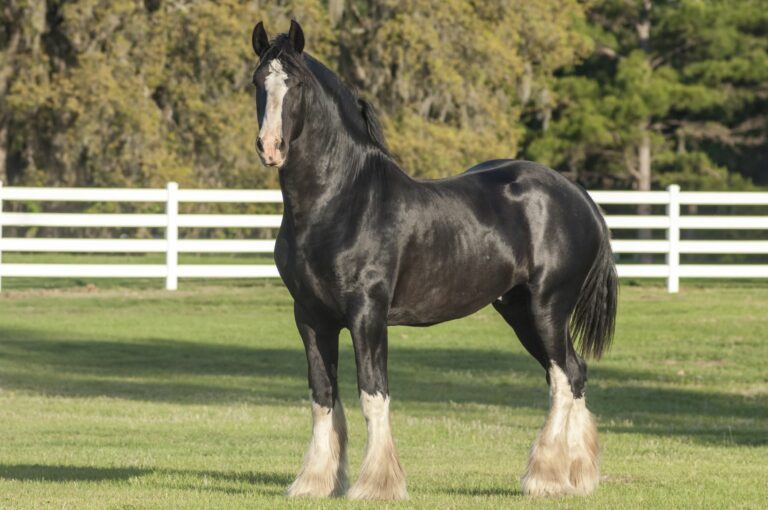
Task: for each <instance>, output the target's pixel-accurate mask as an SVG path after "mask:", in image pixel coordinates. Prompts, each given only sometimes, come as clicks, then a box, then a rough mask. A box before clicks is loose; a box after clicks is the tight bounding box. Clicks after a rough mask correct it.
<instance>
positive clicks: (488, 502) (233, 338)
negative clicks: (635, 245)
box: [0, 282, 768, 508]
mask: <svg viewBox="0 0 768 510" xmlns="http://www.w3.org/2000/svg"><path fill="white" fill-rule="evenodd" d="M767 306H768V292H766V289H765V288H764V287H760V286H754V285H751V286H749V287H740V286H736V285H719V286H714V287H699V286H690V287H688V288H686V287H684V288H683V292H682V293H681V294H680V295H677V296H675V295H669V294H666V293H665V292H664V290H663V288H661V287H658V286H653V285H650V286H649V285H641V286H627V285H625V286H623V287H622V289H621V309H620V316H619V322H618V329H617V335H616V342H615V345H614V347H613V349H612V351H610V352H609V353H608V354H607V356H606V357H605V359H604V360H603V361H601V362H599V363H592V364H591V365H590V381H589V390H588V394H589V403H590V407H591V408H592V409H593V411H594V412H595V414H596V415H597V416H598V419H599V424H600V430H601V439H602V442H603V483H602V485H601V487H600V489H599V490H598V491H597V493H596V494H595V495H593V496H592V497H590V498H587V499H577V498H561V499H551V500H532V499H529V498H526V497H524V496H521V495H520V492H519V491H520V484H519V476H520V474H521V473H522V470H523V468H524V464H525V459H526V455H527V449H528V447H529V445H530V443H531V441H532V440H533V438H534V436H535V434H536V432H537V430H538V427H539V426H540V425H541V423H542V422H543V420H544V416H545V412H546V408H547V389H546V383H545V380H544V372H543V370H541V368H539V367H538V365H537V364H536V363H535V362H534V360H533V359H532V358H531V357H530V356H528V354H527V353H525V352H524V350H523V349H522V347H521V346H520V345H519V343H518V342H517V340H516V339H515V337H514V334H513V333H512V331H511V330H510V329H509V328H508V327H507V326H506V325H505V324H504V322H503V321H502V320H500V319H498V318H497V317H496V316H495V314H494V312H493V311H492V310H490V309H486V310H483V311H481V312H480V313H479V314H477V315H475V316H472V317H470V318H467V319H464V320H461V321H454V322H451V323H447V324H442V325H438V326H435V327H432V328H425V329H412V328H402V327H397V328H392V330H391V334H390V345H391V361H390V378H391V389H392V395H393V420H394V425H393V426H394V430H395V436H396V440H397V442H398V446H399V449H400V452H401V456H402V460H403V463H404V465H405V468H406V471H407V474H408V482H409V492H410V495H411V499H410V500H409V501H407V502H404V503H397V504H391V505H388V506H389V507H392V508H413V507H421V508H499V507H515V508H518V507H520V508H529V507H536V508H540V507H543V508H546V507H568V508H581V507H598V508H636V507H647V508H693V507H700V508H713V507H739V508H761V507H764V506H765V501H766V500H767V499H766V498H768V490H767V489H766V484H765V475H766V471H765V470H766V468H765V459H766V458H768V411H767V409H768V378H767V376H766V371H765V369H764V363H765V360H766V359H768V343H766V339H768V321H766V320H765V310H766V307H767ZM291 309H292V306H291V302H290V297H289V296H288V294H287V293H286V292H285V290H284V289H283V288H282V286H280V285H279V284H277V283H275V282H264V283H258V284H253V283H250V284H246V283H243V284H241V285H240V286H229V285H212V284H210V282H209V283H205V284H200V283H194V282H190V283H189V284H188V285H186V286H183V287H182V290H181V291H179V292H177V293H167V292H164V291H162V290H152V289H141V288H125V287H121V286H119V285H113V286H107V287H106V288H97V289H91V291H86V290H85V289H81V290H77V289H59V290H40V289H34V290H16V291H13V290H12V291H10V292H3V294H0V409H2V411H0V412H1V413H2V414H0V416H2V427H0V506H1V507H10V508H62V507H66V508H108V507H120V508H134V507H140V508H148V507H151V508H169V507H173V508H180V507H185V508H338V507H345V508H346V507H358V506H360V507H367V506H370V505H365V504H360V503H354V502H350V501H346V500H334V501H307V500H298V501H297V500H288V499H287V498H285V497H283V496H282V493H283V491H284V489H285V487H286V486H287V485H288V484H289V483H290V481H291V479H292V476H293V475H294V474H295V471H296V470H297V469H298V467H299V464H300V461H301V457H302V455H303V450H304V448H305V445H306V441H307V440H308V438H309V423H310V417H309V410H308V405H307V402H306V394H307V390H306V382H305V380H304V378H305V374H306V367H305V358H304V354H303V351H302V347H301V342H300V340H299V338H298V335H297V333H296V331H295V327H294V325H293V320H292V312H291ZM340 372H341V374H340V375H341V383H340V387H341V393H342V397H343V399H344V401H345V403H346V406H347V416H348V419H349V422H350V423H349V428H350V463H351V466H350V471H351V475H352V477H354V474H355V473H356V472H357V470H358V468H359V463H360V460H361V457H362V450H363V446H364V443H365V431H364V423H363V421H362V418H361V416H360V413H359V412H358V408H357V403H356V398H355V395H356V386H355V374H354V358H353V353H352V349H351V343H350V340H349V335H348V334H344V335H343V336H342V349H341V369H340Z"/></svg>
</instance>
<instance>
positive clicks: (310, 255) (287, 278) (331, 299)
mask: <svg viewBox="0 0 768 510" xmlns="http://www.w3.org/2000/svg"><path fill="white" fill-rule="evenodd" d="M275 264H276V265H277V269H278V271H279V273H280V277H281V278H282V280H283V282H284V283H285V285H286V287H288V290H289V291H290V292H291V295H292V296H293V297H294V299H296V300H297V301H299V302H301V303H302V304H304V305H306V306H311V305H321V306H323V307H324V308H331V309H334V308H336V303H337V302H338V300H337V294H338V292H337V291H338V289H336V286H335V285H334V282H335V281H336V279H335V278H333V275H332V274H330V267H329V265H327V264H322V263H318V256H317V254H316V253H314V251H313V250H307V249H306V248H304V247H303V246H300V245H299V244H298V243H297V242H296V240H295V239H289V238H285V237H278V239H277V241H276V243H275Z"/></svg>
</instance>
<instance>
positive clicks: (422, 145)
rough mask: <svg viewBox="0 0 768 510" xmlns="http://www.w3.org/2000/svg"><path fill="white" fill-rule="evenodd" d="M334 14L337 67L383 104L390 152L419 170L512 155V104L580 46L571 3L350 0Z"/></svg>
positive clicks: (439, 172)
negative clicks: (338, 59) (336, 36)
mask: <svg viewBox="0 0 768 510" xmlns="http://www.w3.org/2000/svg"><path fill="white" fill-rule="evenodd" d="M339 19H340V21H339V45H340V55H339V58H340V61H339V65H338V68H339V70H340V72H341V73H342V75H343V76H344V78H345V79H346V80H347V81H348V82H350V83H352V84H354V85H355V86H356V87H357V88H358V89H360V90H362V91H364V93H365V95H366V96H368V97H370V98H372V99H373V102H374V103H375V104H376V105H378V106H379V107H380V109H382V110H383V113H384V115H383V117H384V126H385V131H386V134H387V136H388V139H389V143H390V145H391V146H392V148H393V150H394V152H395V154H398V155H399V156H400V158H401V160H402V162H403V165H404V167H405V168H406V169H407V170H408V171H411V172H414V173H416V174H417V175H421V176H432V177H434V176H445V175H451V174H455V173H456V172H458V171H460V170H461V169H463V168H465V167H466V166H469V165H472V164H475V163H478V162H480V161H483V160H486V159H489V158H504V157H514V156H515V155H516V154H517V153H518V151H519V141H520V138H521V136H522V134H523V130H522V127H521V125H520V123H519V118H520V112H521V109H522V105H523V104H524V103H527V102H529V101H536V100H538V99H539V94H540V92H541V91H542V90H543V87H542V86H543V84H544V83H545V82H546V80H547V79H548V77H549V76H550V75H551V74H552V72H553V70H554V69H556V68H558V67H560V66H562V65H565V64H569V63H571V62H573V61H574V60H575V59H576V58H577V57H578V56H579V55H580V54H582V53H585V52H586V50H587V48H588V46H587V41H586V39H585V38H584V37H583V36H581V35H580V34H579V33H578V32H577V31H576V30H575V28H574V27H575V26H576V25H578V24H579V23H580V22H581V20H582V19H583V12H582V7H581V5H580V4H579V3H578V2H576V1H572V0H545V1H539V2H527V1H522V0H520V1H512V2H508V1H500V0H498V1H490V2H489V1H472V2H465V1H463V0H461V1H460V0H450V1H445V2H435V1H433V0H385V1H357V2H348V4H347V5H346V8H345V10H344V11H343V13H342V14H341V15H340V17H339Z"/></svg>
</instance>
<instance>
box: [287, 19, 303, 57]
mask: <svg viewBox="0 0 768 510" xmlns="http://www.w3.org/2000/svg"><path fill="white" fill-rule="evenodd" d="M288 39H290V41H291V44H292V45H293V49H294V50H296V53H301V52H302V50H304V31H303V30H302V29H301V25H299V23H298V21H296V20H295V19H292V20H291V29H290V30H289V31H288Z"/></svg>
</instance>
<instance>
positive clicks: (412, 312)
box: [388, 264, 514, 326]
mask: <svg viewBox="0 0 768 510" xmlns="http://www.w3.org/2000/svg"><path fill="white" fill-rule="evenodd" d="M513 282H514V274H513V268H512V267H511V266H504V265H499V264H485V265H483V264H476V265H473V266H472V267H471V268H469V267H468V268H461V269H458V270H455V271H445V272H442V273H440V274H435V273H433V272H432V271H426V272H424V273H422V274H417V273H415V272H414V273H411V274H405V275H402V277H401V278H400V279H399V280H398V284H397V288H396V292H395V295H394V298H393V300H392V304H391V305H390V312H389V320H388V322H389V324H392V325H411V326H418V325H428V324H436V323H438V322H445V321H449V320H453V319H458V318H461V317H465V316H467V315H470V314H472V313H474V312H476V311H478V310H480V309H481V308H483V307H484V306H486V305H488V304H490V303H491V302H492V301H494V300H495V299H496V298H498V297H499V296H501V295H503V294H504V293H506V292H507V291H508V290H509V289H510V288H511V286H513Z"/></svg>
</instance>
